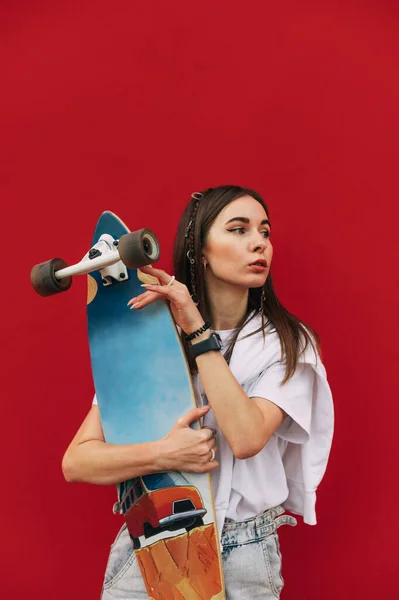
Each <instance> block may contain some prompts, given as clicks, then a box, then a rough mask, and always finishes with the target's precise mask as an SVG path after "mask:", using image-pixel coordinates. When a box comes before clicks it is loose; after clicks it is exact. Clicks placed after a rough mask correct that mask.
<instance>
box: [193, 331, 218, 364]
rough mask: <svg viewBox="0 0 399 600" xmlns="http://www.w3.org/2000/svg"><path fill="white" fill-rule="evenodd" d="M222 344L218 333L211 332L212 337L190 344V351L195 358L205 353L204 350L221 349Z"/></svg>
mask: <svg viewBox="0 0 399 600" xmlns="http://www.w3.org/2000/svg"><path fill="white" fill-rule="evenodd" d="M221 348H222V344H221V343H220V338H219V336H218V335H217V334H216V333H211V335H210V337H209V338H207V339H206V340H203V341H202V342H198V343H197V344H190V352H191V354H192V356H193V358H197V356H200V354H204V352H209V351H210V350H218V351H219V350H221Z"/></svg>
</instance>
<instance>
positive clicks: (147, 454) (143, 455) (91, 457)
mask: <svg viewBox="0 0 399 600" xmlns="http://www.w3.org/2000/svg"><path fill="white" fill-rule="evenodd" d="M161 454H162V453H161V450H160V444H159V443H158V442H147V443H143V444H126V445H120V446H119V445H114V444H107V443H105V442H103V441H101V440H88V441H85V442H82V443H80V444H77V445H74V446H72V447H70V448H69V449H68V451H67V452H66V453H65V456H64V458H63V461H62V470H63V473H64V477H65V479H66V480H67V481H68V482H84V483H94V484H97V485H111V484H116V483H119V482H121V481H125V480H126V479H131V478H132V477H137V476H139V475H145V474H147V473H154V472H156V471H160V470H161V469H162V460H161Z"/></svg>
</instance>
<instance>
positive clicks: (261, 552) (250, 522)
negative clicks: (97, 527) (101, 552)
mask: <svg viewBox="0 0 399 600" xmlns="http://www.w3.org/2000/svg"><path fill="white" fill-rule="evenodd" d="M283 513H284V509H283V508H282V507H281V506H277V507H276V508H271V509H270V510H267V511H266V512H264V513H263V514H261V515H259V516H257V517H254V518H253V519H247V520H245V521H240V522H237V521H232V520H230V519H226V521H225V524H224V527H223V531H222V536H221V543H222V548H223V552H222V561H223V572H224V581H225V586H226V600H276V598H280V593H281V590H282V588H283V585H284V580H283V577H282V575H281V554H280V547H279V541H278V534H277V529H278V528H279V527H280V526H281V525H292V526H294V525H296V519H294V518H293V517H291V516H288V515H284V514H283ZM101 598H102V600H147V599H148V595H147V591H146V589H145V586H144V583H143V580H142V578H141V572H140V569H139V565H138V562H137V560H136V556H135V553H134V550H133V543H132V541H131V539H130V536H129V533H128V531H127V529H126V525H123V527H122V528H121V530H120V531H119V533H118V535H117V537H116V539H115V542H114V544H113V545H112V547H111V552H110V555H109V559H108V563H107V567H106V571H105V577H104V585H103V589H102V595H101Z"/></svg>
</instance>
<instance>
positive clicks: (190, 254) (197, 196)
mask: <svg viewBox="0 0 399 600" xmlns="http://www.w3.org/2000/svg"><path fill="white" fill-rule="evenodd" d="M202 196H203V194H202V193H201V192H194V194H192V195H191V197H192V198H193V199H194V203H193V210H192V213H191V216H190V221H189V223H188V225H187V230H186V234H185V237H186V239H187V247H188V250H187V258H188V260H189V263H190V285H191V292H192V299H193V302H194V304H195V305H196V306H198V302H199V300H198V297H197V286H196V277H195V250H194V233H195V217H196V215H197V212H198V207H199V203H200V200H201V198H202Z"/></svg>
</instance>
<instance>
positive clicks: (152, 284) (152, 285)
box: [140, 283, 158, 288]
mask: <svg viewBox="0 0 399 600" xmlns="http://www.w3.org/2000/svg"><path fill="white" fill-rule="evenodd" d="M157 285H158V284H157V283H142V284H141V285H140V287H145V288H149V287H155V286H157Z"/></svg>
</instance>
